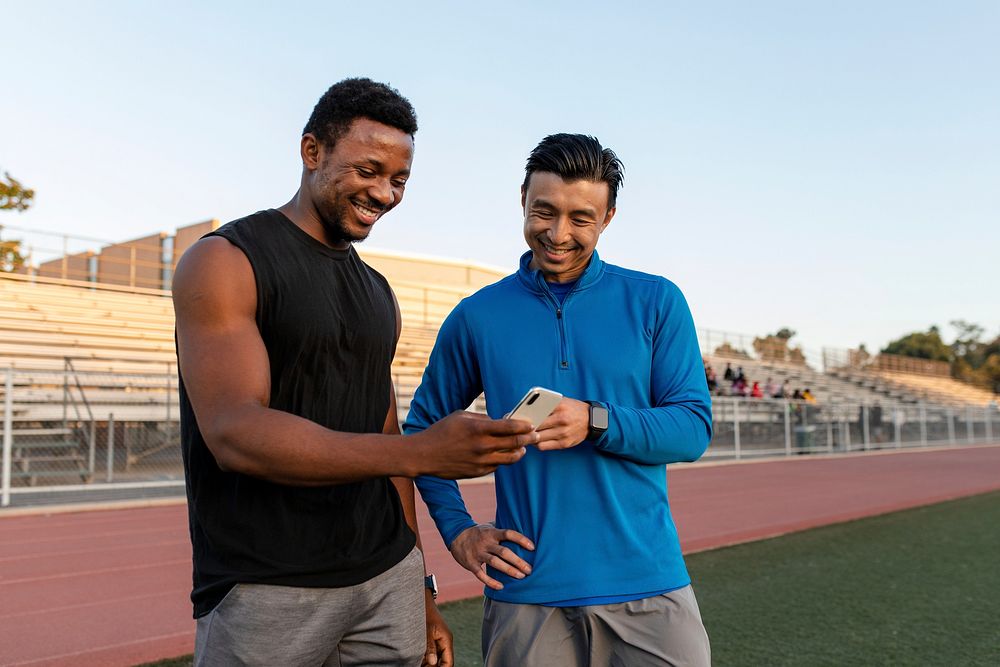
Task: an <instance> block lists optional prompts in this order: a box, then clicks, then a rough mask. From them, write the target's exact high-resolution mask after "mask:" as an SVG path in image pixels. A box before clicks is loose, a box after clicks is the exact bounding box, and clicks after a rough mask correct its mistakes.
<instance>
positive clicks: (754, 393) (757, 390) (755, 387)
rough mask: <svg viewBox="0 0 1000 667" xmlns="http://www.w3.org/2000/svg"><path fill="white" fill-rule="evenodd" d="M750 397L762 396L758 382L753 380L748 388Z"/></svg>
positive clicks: (762, 391) (762, 392)
mask: <svg viewBox="0 0 1000 667" xmlns="http://www.w3.org/2000/svg"><path fill="white" fill-rule="evenodd" d="M750 398H764V390H763V389H761V388H760V382H758V381H756V380H754V382H753V387H752V388H751V389H750Z"/></svg>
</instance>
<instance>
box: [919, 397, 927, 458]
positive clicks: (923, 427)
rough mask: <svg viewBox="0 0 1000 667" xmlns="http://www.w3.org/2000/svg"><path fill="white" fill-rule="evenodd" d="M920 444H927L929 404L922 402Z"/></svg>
mask: <svg viewBox="0 0 1000 667" xmlns="http://www.w3.org/2000/svg"><path fill="white" fill-rule="evenodd" d="M920 444H921V445H923V446H925V447H926V446H927V406H925V405H924V404H923V401H921V402H920Z"/></svg>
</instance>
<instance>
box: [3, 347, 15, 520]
mask: <svg viewBox="0 0 1000 667" xmlns="http://www.w3.org/2000/svg"><path fill="white" fill-rule="evenodd" d="M5 387H6V392H5V393H4V399H3V478H2V481H0V487H2V491H0V507H7V506H8V505H10V464H11V461H10V457H11V453H12V451H13V448H14V367H13V366H8V367H7V382H6V383H5Z"/></svg>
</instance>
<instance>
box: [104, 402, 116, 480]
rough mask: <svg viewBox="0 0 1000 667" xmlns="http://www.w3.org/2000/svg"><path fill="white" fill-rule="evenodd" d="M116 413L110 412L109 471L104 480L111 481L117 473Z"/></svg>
mask: <svg viewBox="0 0 1000 667" xmlns="http://www.w3.org/2000/svg"><path fill="white" fill-rule="evenodd" d="M114 470H115V413H113V412H110V413H108V471H107V473H106V474H105V477H104V481H106V482H111V480H112V479H114V475H115V472H114Z"/></svg>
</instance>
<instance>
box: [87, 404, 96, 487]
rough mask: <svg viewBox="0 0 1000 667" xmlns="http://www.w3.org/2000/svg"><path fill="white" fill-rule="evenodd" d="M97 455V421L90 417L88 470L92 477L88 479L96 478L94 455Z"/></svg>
mask: <svg viewBox="0 0 1000 667" xmlns="http://www.w3.org/2000/svg"><path fill="white" fill-rule="evenodd" d="M96 455H97V421H96V420H95V419H94V418H93V417H91V419H90V433H89V434H88V435H87V472H88V473H90V479H88V480H87V481H88V482H90V481H93V479H94V465H95V461H94V457H95V456H96Z"/></svg>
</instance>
